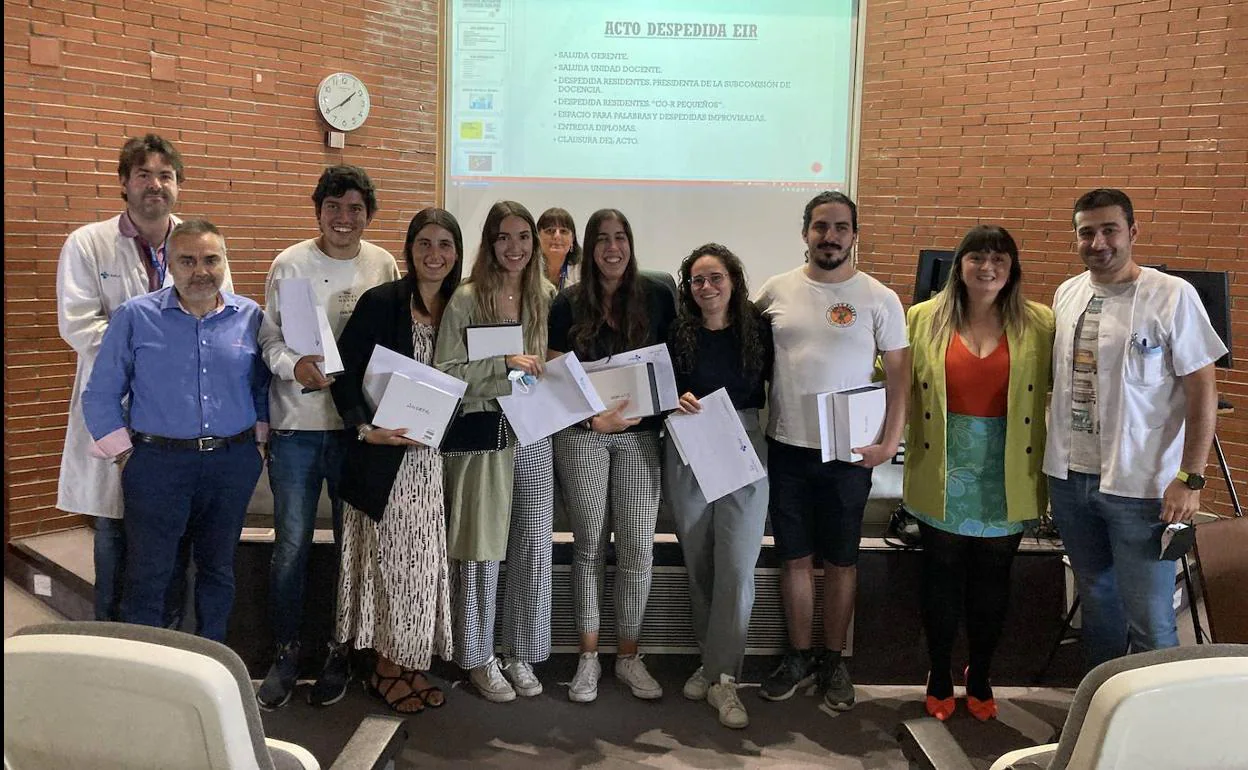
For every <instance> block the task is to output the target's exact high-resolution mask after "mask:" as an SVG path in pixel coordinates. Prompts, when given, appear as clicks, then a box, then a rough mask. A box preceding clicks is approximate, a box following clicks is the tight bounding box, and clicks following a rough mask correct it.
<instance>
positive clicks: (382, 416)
mask: <svg viewBox="0 0 1248 770" xmlns="http://www.w3.org/2000/svg"><path fill="white" fill-rule="evenodd" d="M458 407H459V396H456V395H453V394H451V393H447V392H446V391H444V390H440V389H438V388H435V387H433V386H432V385H430V384H428V383H425V382H420V381H419V380H414V379H412V378H410V377H408V376H406V375H404V374H401V373H399V372H393V373H392V374H391V375H390V381H389V382H388V383H387V384H386V390H385V393H383V394H382V396H381V403H379V404H378V405H377V412H376V414H374V415H373V425H376V426H377V427H379V428H390V429H395V428H407V433H405V434H404V435H405V436H406V437H407V438H410V439H412V440H413V441H419V442H420V443H422V444H424V445H425V446H431V447H437V446H438V445H440V444H441V443H442V437H443V436H444V435H445V434H446V426H447V425H449V424H450V422H451V418H453V417H454V416H455V411H456V409H457V408H458Z"/></svg>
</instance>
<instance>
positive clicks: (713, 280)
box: [689, 273, 728, 289]
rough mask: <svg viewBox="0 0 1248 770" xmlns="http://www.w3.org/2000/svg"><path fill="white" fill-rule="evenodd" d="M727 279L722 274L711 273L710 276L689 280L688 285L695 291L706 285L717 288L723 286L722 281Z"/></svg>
mask: <svg viewBox="0 0 1248 770" xmlns="http://www.w3.org/2000/svg"><path fill="white" fill-rule="evenodd" d="M727 277H728V276H726V275H724V274H723V273H711V274H710V275H695V276H694V277H692V278H690V279H689V285H690V286H692V287H693V288H695V289H701V288H702V287H703V286H705V285H707V284H708V283H709V284H710V285H712V286H715V287H719V286H723V284H724V279H725V278H727Z"/></svg>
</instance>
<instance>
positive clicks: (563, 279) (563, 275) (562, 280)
mask: <svg viewBox="0 0 1248 770" xmlns="http://www.w3.org/2000/svg"><path fill="white" fill-rule="evenodd" d="M567 282H568V258H567V257H564V258H563V267H561V268H559V288H560V289H562V288H563V287H564V285H565V284H567Z"/></svg>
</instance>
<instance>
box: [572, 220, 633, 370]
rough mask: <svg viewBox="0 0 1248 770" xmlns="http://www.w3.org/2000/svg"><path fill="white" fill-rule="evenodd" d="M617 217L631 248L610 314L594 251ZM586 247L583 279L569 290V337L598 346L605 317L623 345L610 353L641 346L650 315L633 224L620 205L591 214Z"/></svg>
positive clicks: (577, 345) (582, 346) (583, 347)
mask: <svg viewBox="0 0 1248 770" xmlns="http://www.w3.org/2000/svg"><path fill="white" fill-rule="evenodd" d="M610 220H615V221H617V222H619V223H620V225H622V226H623V228H624V235H625V237H627V238H628V250H629V252H630V255H629V258H628V264H627V265H626V266H625V267H624V275H623V276H622V277H621V278H620V284H619V286H618V287H616V290H615V294H614V295H613V296H612V298H611V311H610V317H609V318H608V316H607V309H606V295H605V294H604V293H603V290H602V276H601V271H600V270H599V268H598V261H597V260H596V259H593V257H592V255H593V253H594V250H595V248H596V246H597V242H598V233H599V231H600V230H601V229H602V225H603V223H604V222H607V221H610ZM585 248H586V249H587V250H588V251H589V254H590V258H589V259H586V260H585V264H584V266H583V267H582V268H581V282H580V283H578V284H576V285H575V286H573V287H572V288H571V289H569V290H568V291H569V292H570V294H569V295H568V298H569V299H570V300H571V301H572V303H571V304H572V326H571V328H570V329H569V330H568V338H569V339H570V340H572V346H573V349H574V350H578V351H588V350H594V349H595V343H596V342H597V337H598V329H599V328H600V327H601V326H602V322H603V321H608V322H609V323H610V324H611V327H612V328H613V329H615V330H616V331H617V333H619V334H620V340H619V341H621V342H622V343H623V347H621V348H620V349H619V350H611V351H609V352H610V353H622V352H624V351H625V350H632V349H633V348H638V347H641V346H642V345H644V344H645V342H646V337H647V336H648V335H649V334H650V315H649V313H648V312H647V310H646V289H645V285H644V282H643V281H642V278H641V275H640V274H639V272H638V269H637V253H636V251H635V250H634V246H633V226H632V225H630V224H629V223H628V217H626V216H624V213H623V212H621V211H620V210H618V209H598V210H597V211H595V212H594V213H593V214H591V215H590V216H589V221H588V222H586V223H585Z"/></svg>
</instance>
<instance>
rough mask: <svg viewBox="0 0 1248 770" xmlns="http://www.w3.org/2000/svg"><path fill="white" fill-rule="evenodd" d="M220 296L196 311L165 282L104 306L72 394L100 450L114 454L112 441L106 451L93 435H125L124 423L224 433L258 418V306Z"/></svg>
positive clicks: (261, 405)
mask: <svg viewBox="0 0 1248 770" xmlns="http://www.w3.org/2000/svg"><path fill="white" fill-rule="evenodd" d="M221 297H222V300H223V303H224V304H223V307H222V308H221V309H220V310H218V311H217V312H214V313H210V314H209V315H207V316H205V317H204V318H196V317H195V316H193V315H191V314H190V313H188V312H186V311H185V310H183V309H182V306H181V304H180V303H179V302H178V295H177V292H176V290H175V289H174V287H172V286H169V287H166V288H164V289H159V290H157V291H154V292H152V293H151V294H145V295H143V296H140V297H135V298H133V299H131V300H129V301H127V302H125V303H123V304H122V305H121V306H120V307H119V308H117V311H116V312H115V313H113V316H112V318H111V319H110V320H109V324H108V330H107V331H106V332H105V333H104V340H103V342H102V343H101V345H100V353H99V357H98V358H97V359H96V362H95V369H94V370H93V371H92V372H91V379H90V380H88V382H87V387H86V390H84V391H83V393H82V413H83V416H84V417H85V418H86V423H87V430H89V431H90V432H91V437H92V438H94V439H95V440H96V442H97V449H98V450H102V451H100V453H101V454H104V455H106V456H111V455H113V454H116V453H117V451H118V448H117V447H116V444H115V442H113V443H114V447H115V448H114V449H112V450H111V451H110V450H109V449H106V448H105V446H104V445H106V444H108V443H110V442H108V441H102V440H103V439H106V438H116V437H117V436H118V435H120V436H125V429H126V428H127V427H128V428H129V429H131V430H134V431H138V432H140V433H150V434H153V435H156V436H165V437H167V438H199V437H201V436H233V435H236V434H238V433H241V432H242V431H244V430H247V429H248V428H251V427H252V426H254V425H256V423H257V422H261V423H267V422H268V419H269V397H268V394H269V370H268V369H267V368H266V367H265V365H264V361H263V360H262V359H261V357H260V346H259V343H258V341H257V334H258V332H259V331H260V322H261V320H262V319H263V317H264V313H263V311H262V310H261V309H260V306H259V305H257V304H256V303H255V302H253V301H251V300H249V299H247V298H246V297H240V296H238V295H236V294H230V293H228V292H221ZM127 396H128V397H129V420H127V414H126V411H127V410H126V408H125V407H124V406H123V402H124V400H125V399H126V397H127ZM126 438H127V439H128V436H127V437H126ZM124 444H125V445H128V444H129V441H128V440H126V441H125V442H124Z"/></svg>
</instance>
